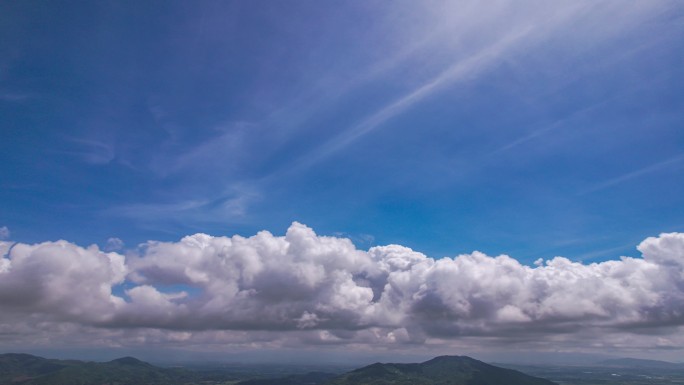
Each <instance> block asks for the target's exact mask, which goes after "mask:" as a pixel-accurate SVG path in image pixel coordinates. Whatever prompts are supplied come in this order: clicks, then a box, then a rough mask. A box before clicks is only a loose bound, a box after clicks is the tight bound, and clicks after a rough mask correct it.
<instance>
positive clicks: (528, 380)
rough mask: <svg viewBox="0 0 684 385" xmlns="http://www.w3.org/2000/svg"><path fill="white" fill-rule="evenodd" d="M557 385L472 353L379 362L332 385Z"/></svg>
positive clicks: (341, 377) (333, 381)
mask: <svg viewBox="0 0 684 385" xmlns="http://www.w3.org/2000/svg"><path fill="white" fill-rule="evenodd" d="M447 383H448V384H452V385H476V384H489V385H497V384H500V385H504V384H505V385H554V384H555V383H554V382H551V381H549V380H546V379H542V378H537V377H533V376H529V375H526V374H524V373H521V372H518V371H516V370H511V369H504V368H500V367H496V366H493V365H490V364H487V363H485V362H482V361H478V360H476V359H474V358H471V357H468V356H439V357H435V358H433V359H431V360H428V361H425V362H423V363H420V364H381V363H375V364H372V365H368V366H366V367H363V368H360V369H356V370H353V371H351V372H349V373H346V374H343V375H341V376H339V377H337V378H335V379H334V380H332V381H331V382H330V383H329V384H330V385H352V384H353V385H366V384H368V385H371V384H372V385H389V384H394V385H409V384H410V385H438V384H447Z"/></svg>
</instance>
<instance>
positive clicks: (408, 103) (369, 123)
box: [290, 27, 532, 172]
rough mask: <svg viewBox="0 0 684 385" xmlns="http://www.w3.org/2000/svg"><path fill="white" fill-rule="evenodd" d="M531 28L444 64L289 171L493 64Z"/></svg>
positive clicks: (325, 155)
mask: <svg viewBox="0 0 684 385" xmlns="http://www.w3.org/2000/svg"><path fill="white" fill-rule="evenodd" d="M531 31H532V27H527V28H525V29H523V30H521V31H519V32H517V33H514V34H511V35H509V36H506V37H505V38H503V39H501V40H499V41H498V42H496V43H494V44H493V45H491V46H489V47H487V48H485V49H483V50H481V51H480V52H478V53H477V54H475V55H473V56H470V57H469V58H467V59H465V60H463V61H459V62H457V63H456V64H454V65H452V66H450V67H448V68H447V69H446V70H444V71H443V72H441V73H440V74H439V75H437V76H436V77H434V78H433V79H431V80H430V81H428V82H426V83H425V84H423V85H422V86H420V87H418V88H417V89H415V90H413V91H411V92H410V93H408V94H406V95H404V96H403V97H401V98H399V99H397V100H396V101H394V102H392V103H390V104H388V105H386V106H385V107H383V108H381V109H380V110H378V111H377V112H375V113H374V114H372V115H370V116H369V117H367V118H366V119H364V120H362V121H361V122H360V123H358V124H356V125H355V126H353V127H352V128H350V129H347V130H344V131H343V132H342V133H341V134H340V135H337V136H336V137H334V138H333V139H331V140H330V141H328V142H327V143H325V144H323V145H322V146H320V147H318V148H317V149H315V150H314V151H313V152H312V153H310V154H309V155H308V156H306V157H303V158H302V159H301V161H300V162H299V163H298V164H296V165H295V166H294V167H292V168H290V171H291V172H292V171H295V170H301V169H306V168H308V167H311V166H312V165H314V164H316V163H318V162H320V161H321V160H323V159H324V158H326V157H328V156H330V155H332V154H334V153H336V152H338V151H340V150H342V149H343V148H345V147H347V146H349V145H350V144H351V143H353V142H354V141H356V140H357V139H359V138H361V137H362V136H365V135H367V134H369V133H371V132H373V131H374V130H376V129H377V128H379V127H380V126H381V125H382V124H384V123H385V122H387V121H388V120H390V119H392V118H394V117H396V116H397V115H400V114H402V113H403V112H405V111H406V110H408V109H410V108H411V107H413V106H414V105H416V104H417V103H419V102H421V101H423V100H424V99H426V98H427V97H429V96H431V95H433V94H434V93H436V92H438V91H440V90H442V89H443V88H444V87H446V86H448V85H450V84H453V83H455V82H458V81H462V80H466V79H468V78H469V77H472V76H475V75H477V73H479V72H481V71H484V70H485V69H486V68H487V67H489V66H490V65H491V64H493V62H495V61H496V59H497V58H499V57H501V56H502V55H503V54H504V53H505V52H507V51H509V50H511V49H512V48H514V47H516V46H517V45H516V43H517V42H518V41H520V40H521V39H522V38H523V37H525V36H527V35H529V33H530V32H531Z"/></svg>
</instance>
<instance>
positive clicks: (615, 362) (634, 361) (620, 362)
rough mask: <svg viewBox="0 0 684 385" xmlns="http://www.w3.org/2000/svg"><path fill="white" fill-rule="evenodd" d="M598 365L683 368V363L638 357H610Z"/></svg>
mask: <svg viewBox="0 0 684 385" xmlns="http://www.w3.org/2000/svg"><path fill="white" fill-rule="evenodd" d="M599 365H600V366H608V367H617V368H644V369H646V368H648V369H684V364H676V363H674V362H667V361H657V360H642V359H638V358H616V359H610V360H605V361H601V362H599Z"/></svg>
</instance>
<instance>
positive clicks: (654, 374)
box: [498, 358, 684, 385]
mask: <svg viewBox="0 0 684 385" xmlns="http://www.w3.org/2000/svg"><path fill="white" fill-rule="evenodd" d="M498 365H501V366H504V367H508V368H512V369H517V370H520V371H523V372H525V373H529V374H532V375H535V376H540V377H544V378H548V379H551V380H553V381H555V382H557V383H558V384H560V385H595V384H603V385H655V384H664V385H667V384H684V364H678V363H672V362H666V361H655V360H640V359H634V358H619V359H610V360H604V361H601V362H598V363H596V364H595V365H581V366H580V365H572V366H571V365H567V366H564V365H509V364H498Z"/></svg>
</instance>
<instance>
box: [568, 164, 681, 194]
mask: <svg viewBox="0 0 684 385" xmlns="http://www.w3.org/2000/svg"><path fill="white" fill-rule="evenodd" d="M682 161H684V154H680V155H677V156H674V157H672V158H669V159H666V160H664V161H661V162H658V163H654V164H651V165H648V166H646V167H642V168H640V169H637V170H634V171H631V172H628V173H626V174H623V175H620V176H617V177H615V178H611V179H608V180H606V181H603V182H600V183H597V184H595V185H593V186H591V187H589V188H586V189H584V190H582V191H580V193H579V195H585V194H591V193H594V192H597V191H601V190H605V189H608V188H611V187H613V186H616V185H619V184H621V183H625V182H628V181H630V180H632V179H636V178H640V177H642V176H645V175H648V174H652V173H655V172H659V171H663V170H666V169H668V168H671V167H677V166H681V163H682Z"/></svg>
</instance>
